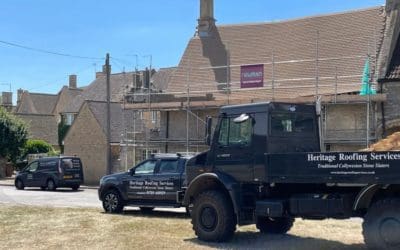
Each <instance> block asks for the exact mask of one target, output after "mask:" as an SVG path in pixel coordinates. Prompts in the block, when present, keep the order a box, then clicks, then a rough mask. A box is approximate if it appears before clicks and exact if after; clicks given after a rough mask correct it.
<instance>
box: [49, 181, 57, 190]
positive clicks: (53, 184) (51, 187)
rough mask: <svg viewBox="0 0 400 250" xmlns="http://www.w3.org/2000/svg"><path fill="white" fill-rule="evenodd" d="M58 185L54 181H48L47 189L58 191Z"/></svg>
mask: <svg viewBox="0 0 400 250" xmlns="http://www.w3.org/2000/svg"><path fill="white" fill-rule="evenodd" d="M56 188H57V187H56V184H55V183H54V181H53V180H52V179H50V180H48V181H47V189H48V190H49V191H55V190H56Z"/></svg>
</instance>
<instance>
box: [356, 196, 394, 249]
mask: <svg viewBox="0 0 400 250" xmlns="http://www.w3.org/2000/svg"><path fill="white" fill-rule="evenodd" d="M399 207H400V199H384V200H380V201H377V202H375V203H374V204H373V205H372V206H371V207H370V208H369V209H368V212H367V214H366V215H365V217H364V222H363V235H364V241H365V244H366V245H367V247H368V248H370V249H389V250H390V249H400V237H399V235H400V209H399Z"/></svg>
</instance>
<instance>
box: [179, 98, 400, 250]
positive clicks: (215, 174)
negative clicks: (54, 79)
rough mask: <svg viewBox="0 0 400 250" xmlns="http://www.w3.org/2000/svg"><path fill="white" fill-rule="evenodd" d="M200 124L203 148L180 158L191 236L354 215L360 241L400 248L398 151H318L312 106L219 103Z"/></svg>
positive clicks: (270, 229)
mask: <svg viewBox="0 0 400 250" xmlns="http://www.w3.org/2000/svg"><path fill="white" fill-rule="evenodd" d="M206 130H207V139H206V141H207V143H208V144H209V145H210V150H209V151H207V152H204V153H201V154H199V155H197V156H196V157H194V158H192V159H190V160H189V161H188V163H187V166H186V176H187V183H189V185H188V186H187V187H186V188H185V197H184V201H183V203H184V206H188V207H190V210H191V216H192V224H193V229H194V231H195V233H196V235H197V236H198V238H199V239H201V240H205V241H225V240H228V239H229V238H230V237H231V236H232V235H233V233H234V231H235V229H236V225H247V224H256V226H257V228H258V229H259V230H260V231H261V232H263V233H286V232H287V231H289V230H290V228H291V227H292V225H293V222H294V218H296V217H298V218H305V219H325V218H337V219H346V218H351V217H360V218H363V219H364V222H363V234H364V238H365V242H366V244H367V246H368V247H370V248H378V249H400V152H332V153H323V152H321V151H320V140H319V129H318V117H317V114H316V109H315V107H314V106H312V105H296V104H285V103H258V104H246V105H236V106H226V107H223V108H222V109H221V110H220V113H219V118H218V123H217V125H216V128H215V131H214V136H213V137H212V139H210V138H211V137H210V134H211V118H209V119H207V129H206Z"/></svg>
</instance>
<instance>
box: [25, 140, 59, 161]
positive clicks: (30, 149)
mask: <svg viewBox="0 0 400 250" xmlns="http://www.w3.org/2000/svg"><path fill="white" fill-rule="evenodd" d="M53 152H54V148H53V147H52V146H51V145H50V144H49V143H47V142H46V141H43V140H34V139H29V140H28V141H26V143H25V145H24V150H23V157H22V158H25V157H26V156H27V155H28V154H41V153H50V154H53Z"/></svg>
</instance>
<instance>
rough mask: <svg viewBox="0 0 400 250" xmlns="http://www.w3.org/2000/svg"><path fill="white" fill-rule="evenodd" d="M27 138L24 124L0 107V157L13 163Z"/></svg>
mask: <svg viewBox="0 0 400 250" xmlns="http://www.w3.org/2000/svg"><path fill="white" fill-rule="evenodd" d="M27 136H28V130H27V127H26V124H25V123H24V122H23V121H22V120H20V119H18V118H17V117H15V116H14V115H11V114H10V113H8V112H7V111H6V110H5V109H4V108H2V107H0V156H1V157H5V158H6V159H8V160H11V161H12V162H14V163H15V162H16V160H17V158H18V157H19V156H20V155H21V150H22V148H23V146H24V145H25V142H26V138H27Z"/></svg>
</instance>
